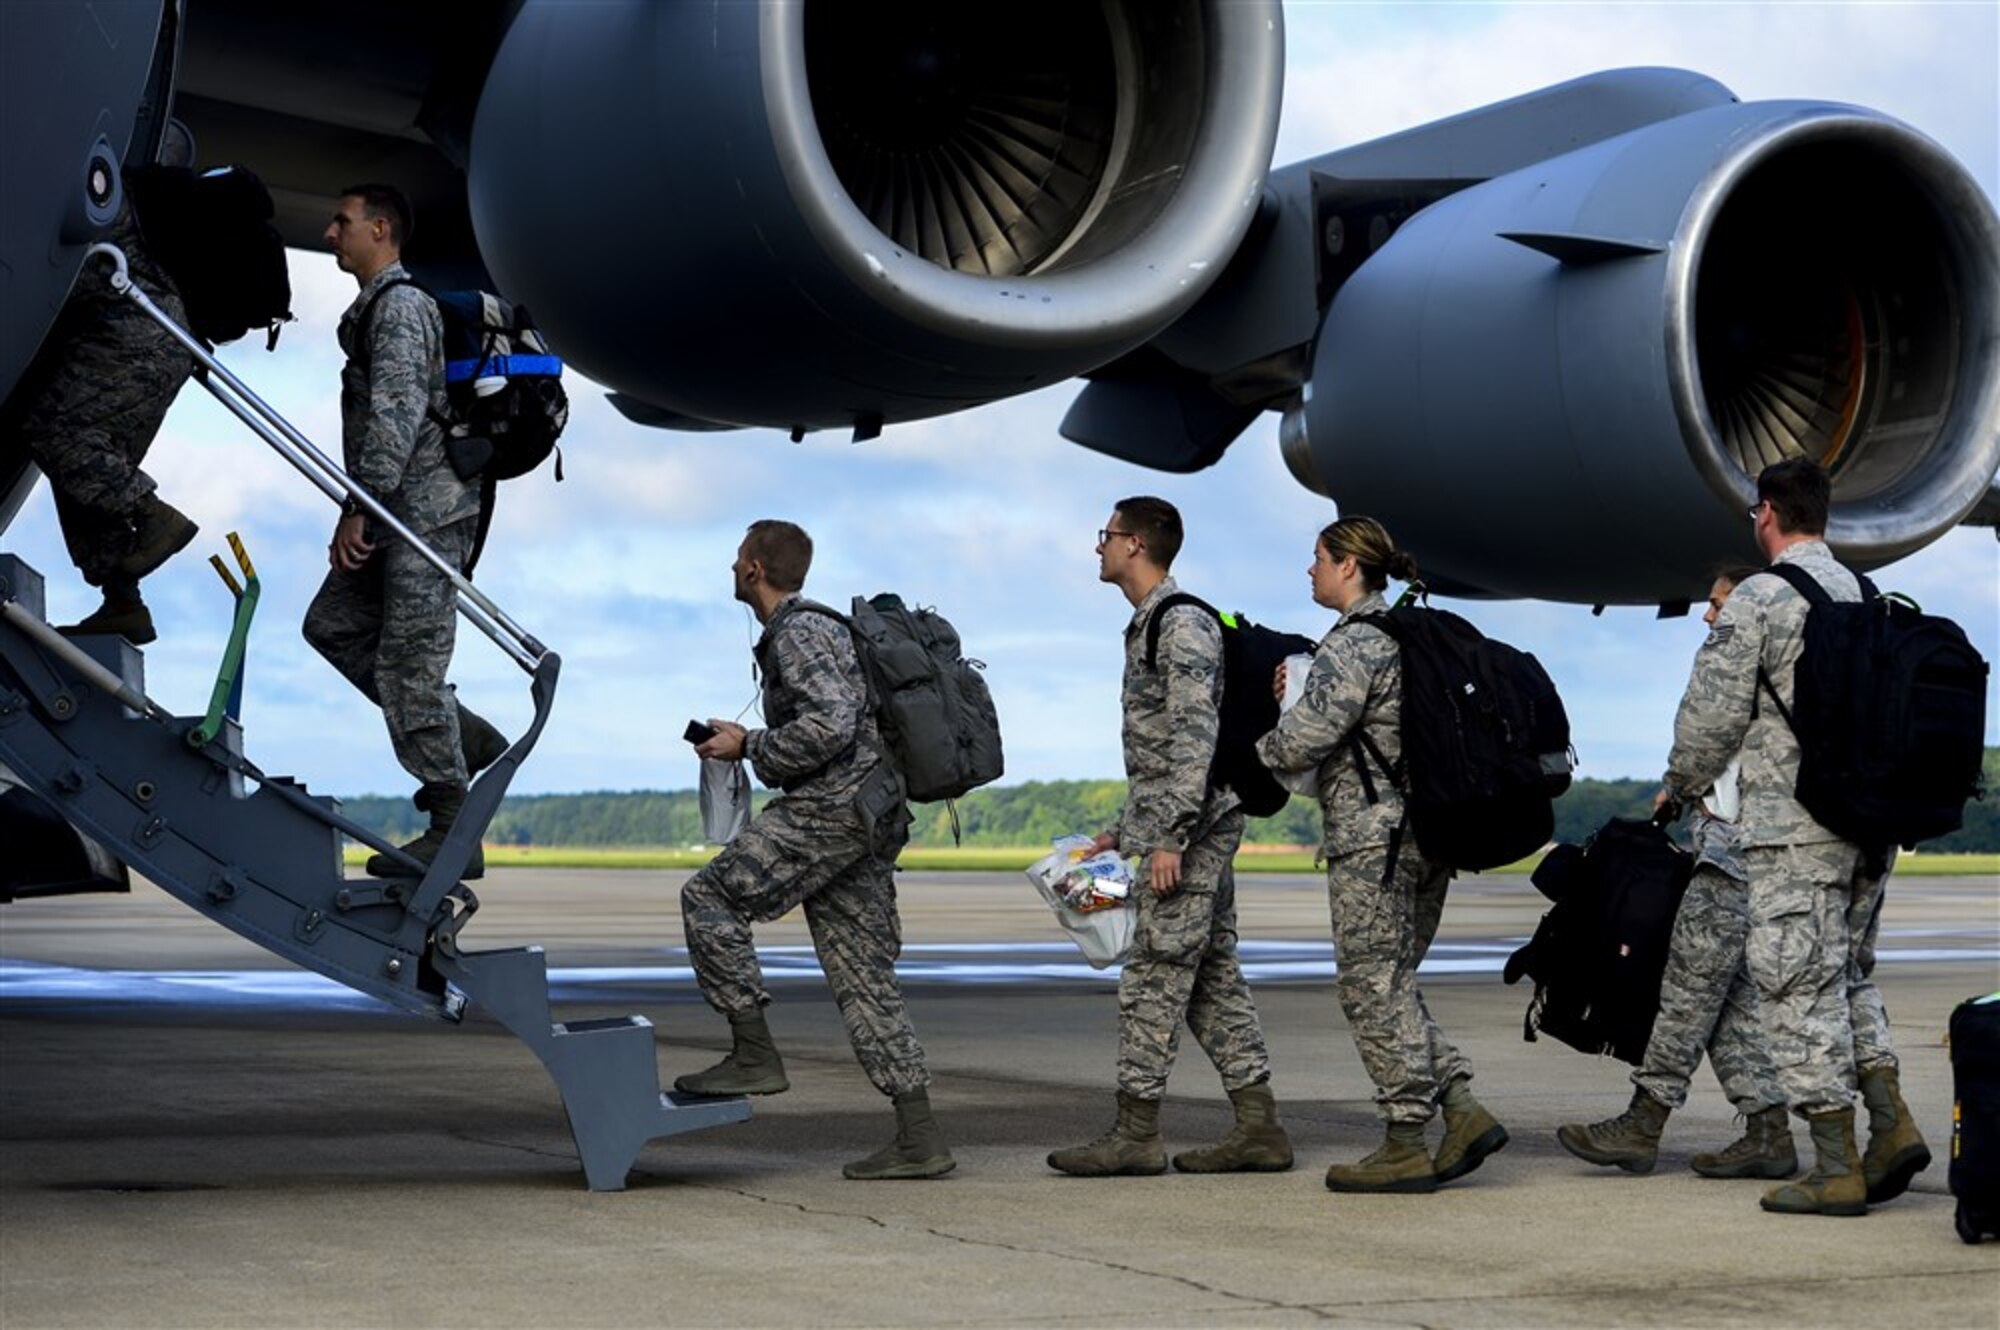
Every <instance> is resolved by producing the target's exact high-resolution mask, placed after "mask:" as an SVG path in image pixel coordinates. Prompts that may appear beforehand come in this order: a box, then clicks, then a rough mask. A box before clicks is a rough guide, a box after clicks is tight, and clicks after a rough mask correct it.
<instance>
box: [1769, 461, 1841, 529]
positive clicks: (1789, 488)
mask: <svg viewBox="0 0 2000 1330" xmlns="http://www.w3.org/2000/svg"><path fill="white" fill-rule="evenodd" d="M1757 497H1758V498H1759V499H1761V500H1763V501H1764V502H1766V503H1768V504H1770V505H1771V514H1772V516H1774V517H1776V518H1777V519H1778V530H1780V531H1782V532H1784V533H1785V534H1786V535H1788V536H1823V535H1825V534H1826V514H1827V509H1828V508H1830V507H1832V505H1833V482H1832V481H1831V480H1829V479H1828V478H1827V474H1826V468H1825V467H1823V466H1821V465H1820V464H1819V463H1818V462H1815V461H1813V460H1812V459H1811V458H1810V457H1787V458H1786V459H1785V460H1784V461H1782V462H1773V463H1771V465H1769V466H1767V467H1765V468H1764V469H1763V471H1761V472H1760V473H1758V476H1757Z"/></svg>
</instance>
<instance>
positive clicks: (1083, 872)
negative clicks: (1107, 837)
mask: <svg viewBox="0 0 2000 1330" xmlns="http://www.w3.org/2000/svg"><path fill="white" fill-rule="evenodd" d="M1092 844H1093V841H1092V839H1091V837H1089V836H1059V837H1057V838H1056V840H1055V842H1054V847H1053V848H1052V849H1051V850H1050V852H1049V853H1048V854H1047V855H1046V856H1044V857H1043V858H1041V859H1038V860H1036V861H1035V863H1034V865H1033V866H1032V867H1030V868H1029V869H1028V881H1030V882H1032V883H1034V886H1035V890H1036V891H1037V892H1038V893H1040V895H1041V897H1042V900H1043V901H1044V902H1045V903H1046V904H1047V905H1048V907H1049V910H1050V911H1051V912H1052V913H1053V914H1054V915H1055V917H1056V923H1058V924H1059V925H1061V926H1062V929H1063V931H1064V932H1066V933H1068V934H1069V935H1070V938H1071V940H1072V941H1074V942H1075V943H1076V945H1077V947H1078V948H1079V949H1080V950H1081V951H1082V952H1083V958H1084V959H1085V960H1087V961H1089V962H1090V964H1091V967H1092V968H1093V969H1098V970H1102V969H1105V968H1106V967H1108V966H1112V965H1116V964H1118V963H1119V962H1121V961H1123V960H1124V959H1125V957H1126V956H1127V955H1129V954H1130V953H1131V950H1132V927H1133V912H1132V889H1133V876H1132V864H1131V862H1130V861H1128V860H1125V859H1121V858H1119V857H1118V855H1117V854H1116V852H1114V851H1110V850H1106V851H1104V852H1103V853H1101V854H1092V853H1091V849H1090V847H1091V845H1092Z"/></svg>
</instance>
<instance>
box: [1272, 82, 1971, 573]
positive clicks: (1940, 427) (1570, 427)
mask: <svg viewBox="0 0 2000 1330" xmlns="http://www.w3.org/2000/svg"><path fill="white" fill-rule="evenodd" d="M1997 255H2000V225H1996V221H1995V217H1994V211H1993V208H1992V206H1991V204H1990V203H1989V202H1988V201H1987V200H1986V198H1985V196H1984V195H1983V194H1982V193H1981V191H1980V190H1979V188H1978V187H1977V185H1976V184H1975V182H1974V181H1973V180H1972V179H1971V178H1970V177H1969V176H1968V175H1967V174H1966V172H1965V171H1964V170H1963V168H1961V167H1960V166H1959V165H1958V164H1957V162H1955V161H1954V160H1953V159H1952V158H1951V157H1950V156H1949V155H1948V154H1947V153H1945V152H1944V151H1943V150H1942V149H1941V148H1939V147H1938V146H1937V145H1936V144H1935V143H1933V142H1932V141H1931V140H1929V139H1927V138H1925V137H1924V136H1923V135H1921V134H1919V133H1917V132H1916V131H1915V130H1912V129H1910V128H1909V127H1907V126H1905V125H1903V124H1901V123H1899V122H1897V121H1894V120H1892V119H1889V118H1888V117H1885V116H1882V115H1879V114H1877V113H1874V112H1871V111H1866V110H1862V109H1860V108H1856V107H1848V106H1837V105H1830V104H1826V103H1797V102H1760V103H1749V104H1740V105H1738V104H1730V105H1722V106H1715V107H1711V108H1708V109H1705V110H1700V111H1697V112H1694V113H1692V114H1688V115H1684V116H1679V117H1676V118H1674V119H1671V120H1666V121H1663V122H1661V123H1658V124H1654V125H1650V126H1647V127H1645V128H1641V129H1637V130H1634V131H1632V132H1629V133H1625V134H1621V135H1618V136H1616V137H1614V138H1610V139H1606V140H1604V141H1602V142H1598V143H1595V144H1592V145H1591V146H1589V147H1585V148H1582V149H1579V150H1577V151H1574V152H1570V153H1567V154H1564V155H1561V156H1556V157H1552V158H1550V159H1548V160H1546V161H1543V162H1541V163H1539V164H1537V165H1535V166H1532V167H1529V168H1527V169H1522V170H1517V171H1513V172H1510V173H1508V174H1505V175H1501V176H1498V177H1496V178H1494V179H1491V180H1487V181H1485V182H1484V183H1481V184H1478V185H1475V186H1473V187H1471V188H1468V189H1465V190H1463V191H1461V192H1459V193H1455V194H1452V195H1451V196H1449V197H1447V198H1444V199H1442V200H1440V201H1438V202H1436V203H1434V204H1431V205H1430V206H1429V207H1427V208H1425V209H1423V210H1422V211H1421V212H1418V213H1417V214H1415V215H1414V216H1413V217H1411V218H1410V219H1409V220H1408V221H1407V222H1406V223H1405V224H1404V225H1403V226H1402V227H1401V228H1400V229H1399V230H1397V231H1396V232H1395V234H1394V235H1393V236H1391V237H1390V238H1389V239H1388V240H1387V242H1386V243H1385V244H1384V245H1383V246H1382V247H1381V249H1380V251H1379V252H1377V253H1375V254H1373V255H1372V256H1371V257H1369V258H1368V260H1367V261H1366V262H1365V263H1363V264H1362V265H1361V266H1360V267H1359V269H1358V270H1356V271H1355V272H1354V274H1353V275H1352V276H1351V277H1350V278H1349V279H1348V280H1347V282H1346V283H1345V285H1344V286H1342V287H1341V289H1340V290H1339V292H1338V294H1337V295H1336V296H1335V297H1334V298H1333V300H1332V303H1331V305H1330V306H1329V307H1328V309H1327V312H1326V316H1325V320H1324V322H1323V324H1322V326H1321V329H1320V334H1319V338H1318V342H1317V346H1316V348H1315V350H1314V353H1313V362H1312V371H1311V376H1310V383H1309V387H1308V388H1307V390H1306V392H1305V394H1304V395H1303V397H1302V398H1301V400H1300V401H1299V403H1298V405H1297V406H1296V407H1295V409H1293V410H1292V411H1291V412H1290V413H1289V414H1288V416H1287V419H1286V421H1285V424H1284V427H1283V429H1282V431H1281V433H1282V436H1283V439H1284V446H1285V451H1286V457H1287V460H1288V462H1289V463H1290V464H1291V466H1292V469H1293V472H1294V474H1295V475H1296V476H1297V477H1298V478H1299V479H1300V481H1301V482H1302V483H1304V484H1306V485H1307V486H1308V487H1309V488H1312V489H1316V490H1318V491H1320V492H1321V493H1324V494H1327V495H1329V496H1332V497H1334V498H1335V499H1337V500H1338V502H1339V504H1340V506H1341V508H1342V509H1343V510H1344V511H1348V512H1360V513H1368V514H1371V515H1374V516H1377V517H1380V518H1381V519H1383V521H1384V522H1386V523H1387V525H1388V526H1389V529H1390V530H1391V531H1393V532H1395V534H1396V536H1397V538H1398V540H1399V542H1401V543H1403V544H1404V545H1406V546H1407V547H1408V548H1410V549H1412V550H1414V551H1415V552H1416V553H1417V556H1418V558H1419V560H1420V562H1421V563H1422V565H1423V566H1424V568H1425V569H1426V570H1427V571H1428V572H1431V573H1434V574H1436V575H1438V576H1439V577H1440V579H1441V580H1442V581H1443V582H1445V583H1447V584H1451V585H1453V586H1455V587H1456V588H1458V589H1461V590H1477V591H1484V592H1487V593H1492V594H1500V595H1523V596H1544V597H1553V598H1558V599H1565V600H1572V601H1585V602H1589V601H1599V602H1616V603H1643V602H1647V601H1658V602H1661V603H1668V602H1673V601H1685V600H1687V599H1689V598H1691V597H1698V596H1699V595H1700V594H1701V593H1702V589H1703V587H1704V586H1705V585H1706V582H1705V578H1704V576H1703V574H1702V572H1701V570H1702V569H1703V568H1704V567H1706V566H1709V565H1712V564H1713V563H1715V562H1719V561H1722V560H1725V559H1729V560H1741V559H1744V558H1749V557H1754V554H1755V551H1754V548H1753V546H1752V544H1751V540H1750V526H1751V521H1750V517H1749V516H1748V515H1747V512H1746V509H1747V508H1748V507H1749V506H1750V505H1751V504H1753V503H1754V501H1755V499H1756V491H1755V483H1754V482H1755V477H1756V474H1757V472H1758V471H1759V470H1761V469H1762V468H1763V467H1764V466H1765V465H1766V464H1768V463H1771V462H1774V461H1777V460H1779V459H1781V458H1785V457H1794V456H1806V457H1811V458H1814V459H1815V460H1817V461H1820V462H1823V463H1824V464H1826V465H1827V467H1828V468H1829V469H1830V470H1831V472H1832V476H1833V490H1834V505H1833V512H1832V520H1831V524H1830V526H1829V530H1828V537H1829V539H1830V541H1831V542H1832V544H1833V545H1834V547H1835V548H1836V550H1837V551H1838V552H1839V553H1840V555H1841V556H1842V557H1843V558H1844V559H1846V560H1848V561H1849V562H1851V563H1853V564H1856V565H1858V566H1860V567H1864V568H1867V567H1874V566H1878V565H1880V564H1883V563H1887V562H1888V561H1890V560H1892V559H1895V558H1898V557H1900V556H1902V555H1904V554H1907V553H1909V552H1911V551H1912V550H1915V549H1917V548H1919V547H1920V546H1922V545H1924V544H1926V543H1928V542H1929V541H1931V540H1933V539H1935V538H1936V537H1937V536H1938V535H1939V534H1941V533H1942V532H1943V531H1944V530H1946V529H1947V528H1949V527H1951V526H1952V525H1954V524H1955V523H1957V522H1958V521H1959V520H1960V519H1962V518H1964V517H1965V516H1966V515H1967V514H1968V512H1970V511H1971V510H1972V509H1973V508H1974V506H1975V505H1977V504H1978V503H1979V502H1980V501H1981V499H1982V497H1983V496H1984V495H1985V493H1986V491H1987V486H1988V484H1989V483H1990V482H1991V480H1992V477H1993V475H1994V470H1995V467H1996V465H2000V271H1996V266H1997V265H2000V260H1996V256H1997ZM1501 533H1504V534H1501ZM1496 550H1502V551H1504V556H1496Z"/></svg>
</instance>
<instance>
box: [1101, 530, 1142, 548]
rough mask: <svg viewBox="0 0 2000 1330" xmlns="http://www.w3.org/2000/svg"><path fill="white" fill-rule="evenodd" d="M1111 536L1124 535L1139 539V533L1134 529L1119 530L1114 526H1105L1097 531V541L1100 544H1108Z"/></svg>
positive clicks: (1128, 537) (1130, 538) (1131, 538)
mask: <svg viewBox="0 0 2000 1330" xmlns="http://www.w3.org/2000/svg"><path fill="white" fill-rule="evenodd" d="M1113 536H1124V537H1126V538H1127V539H1129V540H1137V539H1139V533H1138V532H1136V531H1120V530H1118V529H1116V528H1115V527H1108V526H1107V527H1104V528H1103V529H1101V530H1100V531H1098V533H1097V543H1098V544H1100V545H1104V544H1108V543H1109V542H1110V540H1111V538H1112V537H1113Z"/></svg>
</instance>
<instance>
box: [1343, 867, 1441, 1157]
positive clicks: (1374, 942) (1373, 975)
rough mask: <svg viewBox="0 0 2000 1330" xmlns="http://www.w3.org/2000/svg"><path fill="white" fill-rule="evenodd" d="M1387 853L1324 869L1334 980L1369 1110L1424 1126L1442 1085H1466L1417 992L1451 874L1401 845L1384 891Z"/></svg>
mask: <svg viewBox="0 0 2000 1330" xmlns="http://www.w3.org/2000/svg"><path fill="white" fill-rule="evenodd" d="M1388 855H1389V847H1388V846H1386V845H1377V846H1372V847H1370V848H1367V849H1362V850H1356V851H1355V852H1354V853H1352V854H1347V855H1343V856H1341V857H1340V858H1338V859H1335V860H1333V861H1331V862H1330V863H1328V865H1327V890H1328V897H1329V899H1330V902H1331V905H1332V913H1333V948H1334V956H1335V959H1336V960H1337V961H1338V962H1339V967H1340V968H1339V974H1338V977H1337V978H1336V980H1335V982H1334V987H1335V990H1336V991H1337V992H1338V993H1339V994H1340V1009H1341V1011H1343V1012H1344V1013H1346V1016H1347V1025H1348V1028H1349V1030H1350V1031H1351V1032H1352V1033H1353V1035H1354V1046H1355V1048H1356V1050H1357V1051H1359V1053H1360V1054H1361V1064H1362V1066H1364V1067H1365V1068H1367V1070H1368V1076H1369V1079H1370V1080H1372V1081H1374V1082H1375V1103H1376V1106H1377V1109H1378V1110H1379V1111H1380V1112H1381V1114H1382V1116H1383V1117H1384V1118H1385V1119H1386V1120H1387V1121H1389V1122H1392V1123H1396V1122H1405V1123H1408V1122H1415V1123H1423V1122H1428V1121H1430V1119H1431V1116H1432V1114H1433V1113H1435V1112H1436V1108H1437V1100H1438V1096H1439V1095H1440V1094H1441V1093H1442V1092H1443V1090H1444V1087H1445V1086H1446V1085H1448V1084H1449V1083H1450V1082H1452V1081H1453V1080H1456V1079H1459V1078H1461V1077H1463V1078H1465V1079H1468V1080H1469V1079H1471V1076H1472V1063H1471V1062H1470V1061H1468V1060H1467V1059H1466V1057H1465V1055H1464V1054H1463V1053H1461V1052H1459V1051H1458V1049H1457V1048H1456V1047H1454V1046H1453V1044H1452V1043H1451V1041H1450V1040H1448V1039H1446V1038H1445V1037H1444V1032H1443V1031H1442V1030H1440V1029H1438V1024H1437V1022H1436V1021H1435V1020H1433V1019H1432V1018H1431V1013H1430V1008H1429V1007H1428V1006H1426V1005H1425V1004H1424V995H1423V992H1422V991H1421V990H1420V989H1418V987H1417V964H1418V962H1420V961H1422V960H1423V958H1424V955H1425V953H1427V952H1428V951H1429V950H1430V948H1431V940H1432V939H1433V938H1435V937H1436V936H1437V930H1438V921H1439V919H1441V918H1442V917H1443V915H1444V898H1445V891H1446V889H1447V888H1448V887H1449V886H1450V884H1451V872H1450V870H1449V869H1446V868H1442V867H1439V866H1437V865H1434V864H1431V863H1430V862H1428V861H1427V860H1426V859H1425V858H1424V857H1423V855H1422V854H1420V853H1418V852H1417V850H1416V847H1415V846H1413V845H1411V844H1409V843H1408V842H1407V841H1405V843H1404V844H1403V846H1402V848H1401V851H1400V853H1398V854H1397V856H1396V873H1395V877H1394V878H1393V880H1391V881H1389V882H1387V883H1384V881H1383V877H1384V876H1385V870H1386V869H1387V867H1388Z"/></svg>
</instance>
